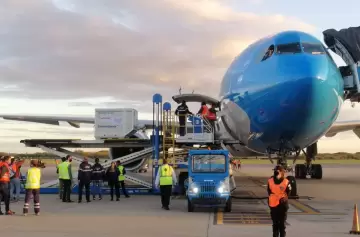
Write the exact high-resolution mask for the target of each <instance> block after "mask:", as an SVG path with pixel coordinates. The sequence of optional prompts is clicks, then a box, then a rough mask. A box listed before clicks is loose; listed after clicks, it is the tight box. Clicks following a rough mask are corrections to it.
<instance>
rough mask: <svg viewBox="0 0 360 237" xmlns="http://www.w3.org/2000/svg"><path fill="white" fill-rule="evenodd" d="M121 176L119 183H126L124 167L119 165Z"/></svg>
mask: <svg viewBox="0 0 360 237" xmlns="http://www.w3.org/2000/svg"><path fill="white" fill-rule="evenodd" d="M118 169H119V172H120V175H119V181H124V180H125V175H124V166H122V165H119V166H118Z"/></svg>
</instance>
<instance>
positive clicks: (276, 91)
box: [220, 31, 344, 153]
mask: <svg viewBox="0 0 360 237" xmlns="http://www.w3.org/2000/svg"><path fill="white" fill-rule="evenodd" d="M269 49H270V53H269ZM269 55H270V56H269ZM220 97H221V100H222V101H223V100H224V99H228V100H230V101H232V102H234V103H235V104H236V105H237V106H239V108H241V109H242V110H243V111H245V113H246V114H247V116H248V117H249V120H250V132H251V133H253V134H256V136H253V138H251V139H250V140H249V143H248V147H249V148H250V149H252V150H254V151H257V152H261V153H265V152H266V150H267V149H271V150H279V149H287V150H289V149H302V148H305V147H307V146H309V145H311V144H312V143H314V142H316V141H317V140H318V139H319V138H321V137H322V136H323V135H324V134H325V133H326V131H327V130H328V129H329V128H330V127H331V125H332V124H333V123H334V122H335V120H336V119H337V116H338V114H339V111H340V108H341V105H342V102H343V99H344V90H343V79H342V76H341V74H340V72H339V70H338V68H337V65H336V64H335V62H334V61H333V59H332V58H331V56H330V55H329V54H328V52H327V51H326V49H325V48H324V46H323V45H322V43H321V42H320V41H319V40H318V39H316V38H314V37H313V36H311V35H309V34H306V33H303V32H297V31H287V32H282V33H279V34H277V35H274V36H271V37H268V38H264V39H261V40H259V41H257V42H255V43H253V44H252V45H250V46H249V47H248V48H247V49H245V50H244V51H243V52H242V53H241V54H240V55H239V56H238V57H237V58H235V60H234V61H233V63H232V64H231V66H230V68H229V69H228V71H227V72H226V74H225V76H224V78H223V81H222V84H221V92H220Z"/></svg>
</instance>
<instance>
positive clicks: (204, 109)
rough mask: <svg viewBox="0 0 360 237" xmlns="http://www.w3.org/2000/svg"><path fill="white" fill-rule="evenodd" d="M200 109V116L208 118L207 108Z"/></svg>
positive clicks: (204, 106)
mask: <svg viewBox="0 0 360 237" xmlns="http://www.w3.org/2000/svg"><path fill="white" fill-rule="evenodd" d="M201 108H202V111H201V115H202V116H203V117H206V116H208V113H209V108H208V107H207V106H206V105H202V106H201Z"/></svg>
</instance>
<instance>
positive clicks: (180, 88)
mask: <svg viewBox="0 0 360 237" xmlns="http://www.w3.org/2000/svg"><path fill="white" fill-rule="evenodd" d="M179 95H181V86H180V89H179Z"/></svg>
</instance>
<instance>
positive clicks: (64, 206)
mask: <svg viewBox="0 0 360 237" xmlns="http://www.w3.org/2000/svg"><path fill="white" fill-rule="evenodd" d="M272 168H273V167H272V165H243V167H242V169H241V171H240V172H236V183H237V190H236V192H235V194H234V198H233V210H232V212H231V213H225V212H223V211H222V210H208V209H198V210H195V212H194V213H188V212H187V209H186V200H185V199H184V198H182V197H174V198H173V199H172V201H171V206H170V208H171V210H170V211H165V210H162V209H161V203H160V197H158V196H135V195H134V196H131V197H130V198H128V199H125V198H121V200H120V201H119V202H116V201H114V202H110V200H109V199H110V198H109V197H108V196H105V197H104V198H103V200H101V201H100V200H95V201H92V202H91V203H81V204H78V203H77V202H74V203H62V202H61V201H60V200H59V199H58V196H57V195H42V196H41V197H40V199H41V200H40V202H41V215H40V216H34V215H32V214H31V211H32V209H30V215H29V216H26V217H24V216H22V215H21V213H22V206H23V201H20V202H18V203H11V209H12V210H13V211H15V212H16V215H14V216H0V223H1V224H0V225H1V234H2V235H4V236H10V235H11V236H13V237H17V236H25V235H26V236H27V237H33V236H34V237H35V236H36V237H43V236H46V237H48V236H52V237H57V236H62V237H63V236H76V237H82V236H114V235H122V236H126V237H132V236H141V235H143V236H157V237H162V236H166V237H169V236H172V237H176V236H191V237H195V236H196V237H197V236H199V237H200V236H201V237H205V236H206V237H220V236H221V237H233V236H248V237H264V236H271V235H272V234H271V231H272V227H271V221H270V217H269V212H268V207H267V204H266V199H265V197H266V180H267V179H268V177H270V176H271V173H272V170H271V169H272ZM359 168H360V165H346V166H344V165H341V166H340V165H339V166H337V165H323V173H324V176H323V179H322V180H311V179H309V180H297V182H298V193H299V195H300V196H301V198H300V199H299V200H290V209H289V213H288V218H287V233H288V234H287V236H292V237H297V236H299V237H300V236H301V237H303V236H312V237H323V236H324V237H325V236H326V237H329V236H345V235H348V233H349V231H350V229H351V227H352V218H353V207H354V204H355V203H356V201H359V200H360V189H359V184H360V179H359V178H360V173H359V171H358V170H359ZM148 172H149V173H147V174H145V175H146V176H149V175H150V174H151V170H149V171H148ZM47 176H53V170H52V171H51V168H50V167H49V168H46V169H45V170H44V172H43V177H44V179H51V177H47ZM55 177H56V176H55ZM52 178H54V177H52ZM72 199H73V200H74V201H77V196H76V195H73V197H72ZM83 199H84V198H83ZM358 204H359V203H358ZM2 208H3V207H2ZM31 208H32V207H31Z"/></svg>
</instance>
